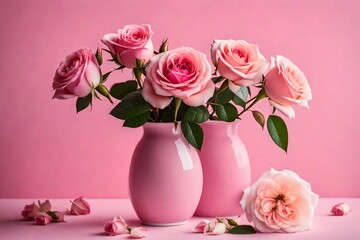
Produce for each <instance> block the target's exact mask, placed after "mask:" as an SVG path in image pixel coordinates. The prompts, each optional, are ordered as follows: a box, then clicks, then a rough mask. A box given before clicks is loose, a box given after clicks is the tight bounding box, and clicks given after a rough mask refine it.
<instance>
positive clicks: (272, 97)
mask: <svg viewBox="0 0 360 240" xmlns="http://www.w3.org/2000/svg"><path fill="white" fill-rule="evenodd" d="M265 78H266V82H265V91H266V93H267V95H268V96H269V102H270V104H271V105H272V106H274V107H275V108H276V109H278V110H279V111H280V112H282V113H283V114H284V115H286V116H287V117H289V118H294V117H295V112H294V109H293V108H292V107H293V106H295V105H297V106H303V107H307V108H308V107H309V106H308V101H310V100H311V99H312V95H311V89H310V86H309V84H308V82H307V80H306V77H305V75H304V73H303V72H302V71H301V70H300V69H299V68H298V67H297V66H296V65H295V64H294V63H292V62H291V61H290V60H289V59H287V58H286V57H283V56H275V57H272V58H271V64H270V68H269V71H268V72H267V74H266V76H265Z"/></svg>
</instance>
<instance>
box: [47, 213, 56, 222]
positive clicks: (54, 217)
mask: <svg viewBox="0 0 360 240" xmlns="http://www.w3.org/2000/svg"><path fill="white" fill-rule="evenodd" d="M46 213H47V214H48V215H49V216H50V217H51V218H52V219H53V220H55V221H56V220H58V217H57V216H56V213H55V212H53V211H47V212H46Z"/></svg>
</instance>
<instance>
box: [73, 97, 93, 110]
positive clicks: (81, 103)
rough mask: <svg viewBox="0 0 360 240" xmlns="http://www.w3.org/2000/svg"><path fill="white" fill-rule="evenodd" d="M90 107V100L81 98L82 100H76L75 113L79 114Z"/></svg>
mask: <svg viewBox="0 0 360 240" xmlns="http://www.w3.org/2000/svg"><path fill="white" fill-rule="evenodd" d="M89 105H90V100H89V97H88V96H86V97H82V98H80V97H79V98H78V99H77V100H76V112H77V113H78V112H81V111H82V110H84V109H86V108H87V107H88V106H89Z"/></svg>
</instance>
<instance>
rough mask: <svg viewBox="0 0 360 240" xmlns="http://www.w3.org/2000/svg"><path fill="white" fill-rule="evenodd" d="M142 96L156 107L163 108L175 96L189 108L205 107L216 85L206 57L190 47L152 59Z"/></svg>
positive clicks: (147, 70)
mask: <svg viewBox="0 0 360 240" xmlns="http://www.w3.org/2000/svg"><path fill="white" fill-rule="evenodd" d="M146 76H147V77H146V79H145V81H144V88H143V90H142V95H143V97H144V99H145V100H146V101H147V102H149V103H150V104H151V105H152V106H153V107H156V108H160V109H163V108H165V107H166V106H168V105H169V104H170V102H171V100H172V98H173V97H176V98H180V99H182V100H183V101H184V103H185V104H187V105H189V106H193V107H194V106H200V105H203V104H205V103H206V102H207V100H209V98H210V97H212V95H213V93H214V90H215V85H214V83H213V82H212V81H211V79H210V78H211V67H210V64H209V62H208V61H207V60H206V56H205V54H203V53H200V52H198V51H196V50H194V49H192V48H189V47H180V48H177V49H173V50H170V51H167V52H164V53H161V54H158V55H155V56H154V57H152V58H151V60H150V62H149V64H148V67H147V69H146Z"/></svg>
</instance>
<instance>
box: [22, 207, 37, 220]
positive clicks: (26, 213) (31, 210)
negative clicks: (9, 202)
mask: <svg viewBox="0 0 360 240" xmlns="http://www.w3.org/2000/svg"><path fill="white" fill-rule="evenodd" d="M38 212H39V206H38V205H36V204H35V203H32V204H29V205H25V207H24V210H22V211H21V216H23V217H24V218H26V219H34V216H35V215H36V214H37V213H38Z"/></svg>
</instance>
